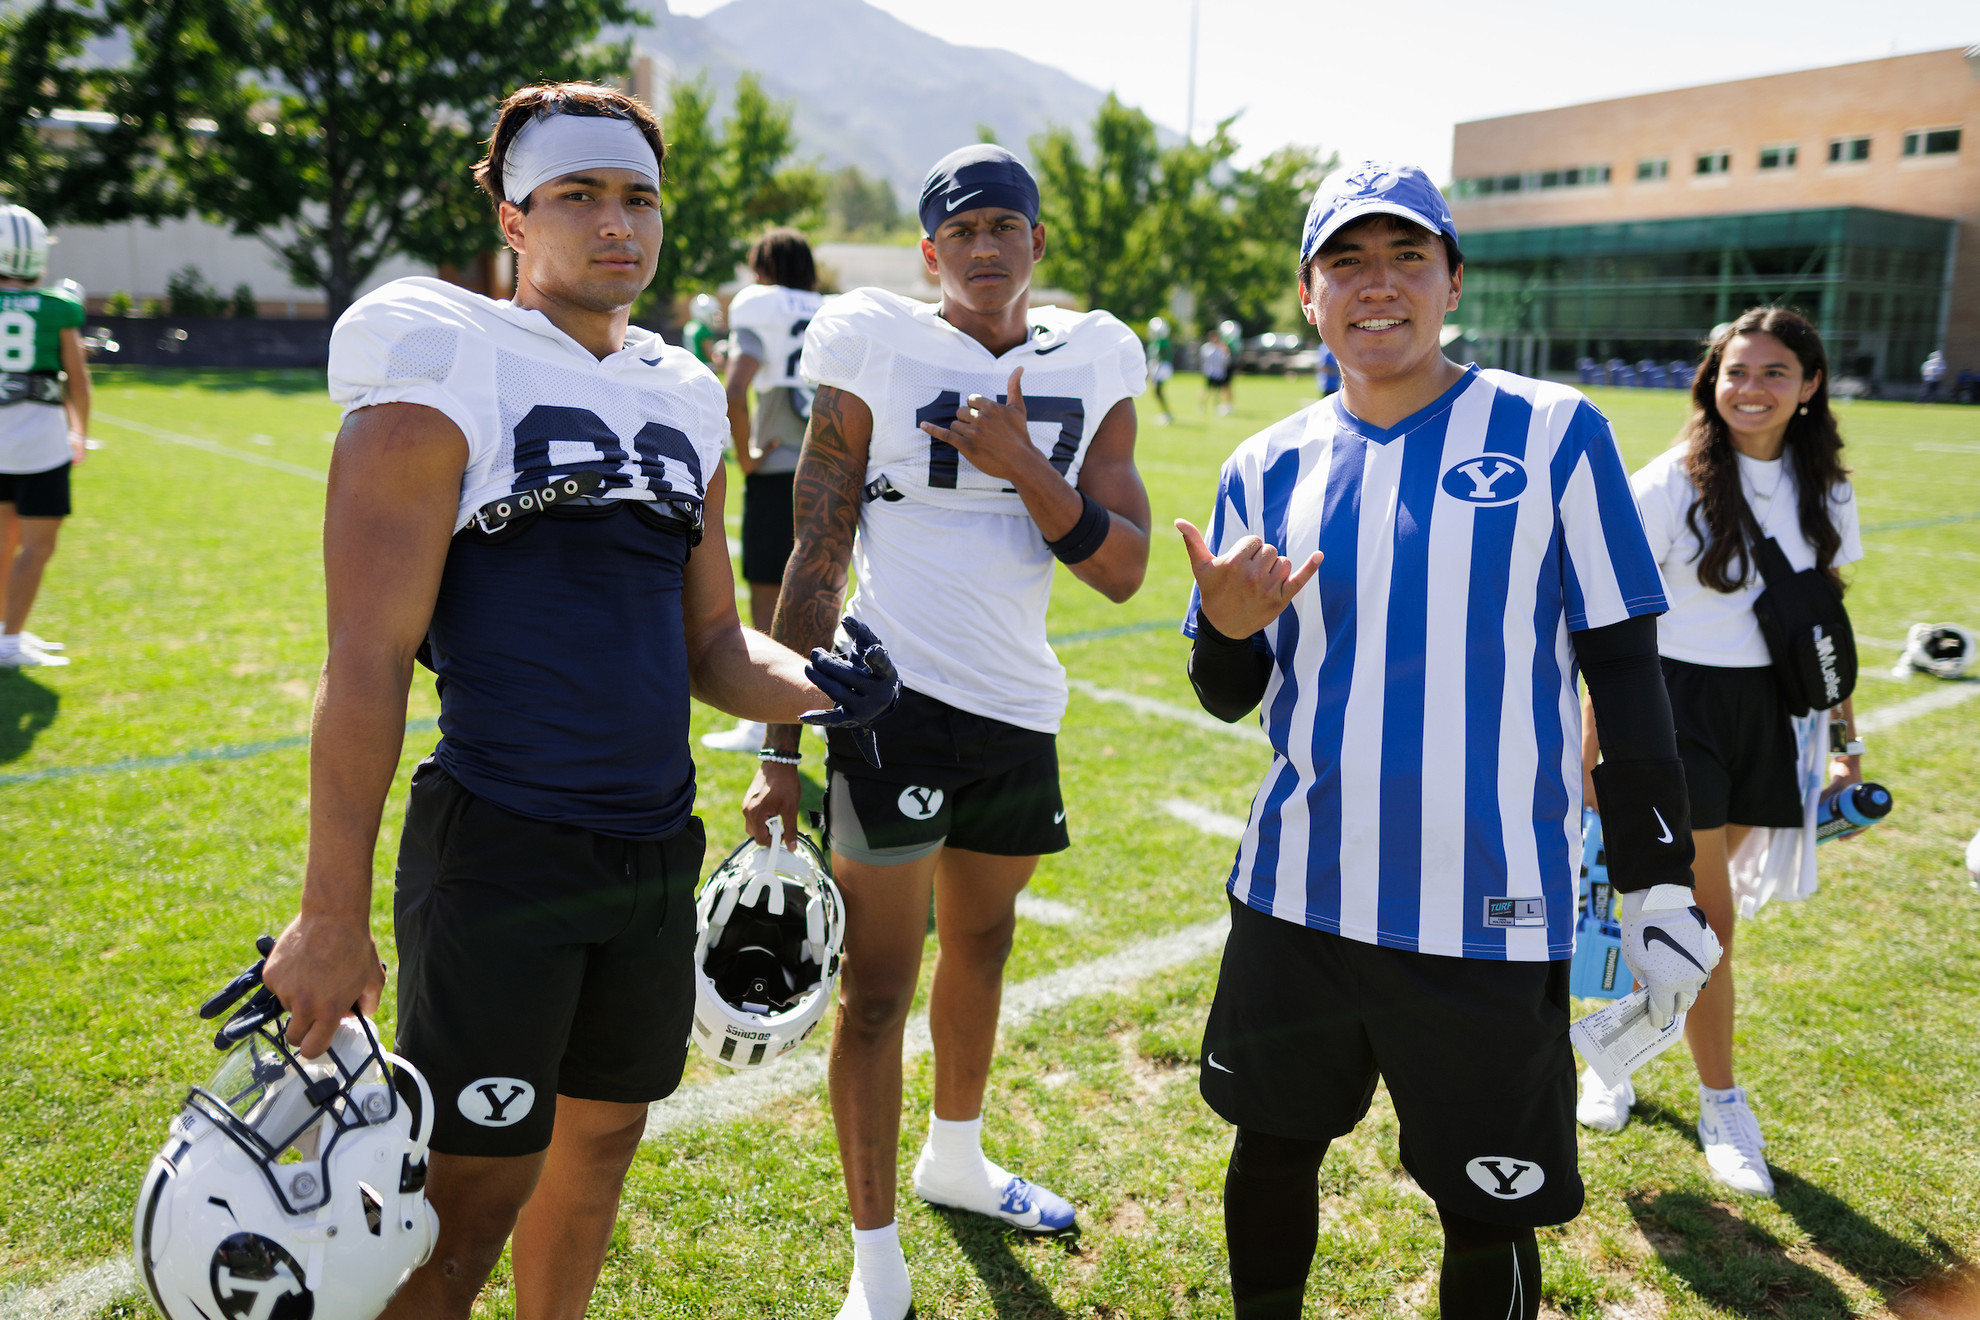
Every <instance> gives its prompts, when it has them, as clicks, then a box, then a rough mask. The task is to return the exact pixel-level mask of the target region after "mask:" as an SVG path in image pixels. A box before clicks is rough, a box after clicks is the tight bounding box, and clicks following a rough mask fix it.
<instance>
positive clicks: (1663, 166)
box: [1636, 156, 1671, 183]
mask: <svg viewBox="0 0 1980 1320" xmlns="http://www.w3.org/2000/svg"><path fill="white" fill-rule="evenodd" d="M1670 172H1671V162H1670V161H1669V160H1668V159H1666V158H1665V157H1663V156H1659V157H1657V158H1656V159H1654V160H1639V161H1637V162H1636V181H1637V182H1638V183H1655V182H1656V181H1657V180H1658V179H1661V178H1664V177H1665V176H1666V175H1668V174H1669V173H1670Z"/></svg>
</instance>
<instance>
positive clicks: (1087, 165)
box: [1031, 92, 1168, 321]
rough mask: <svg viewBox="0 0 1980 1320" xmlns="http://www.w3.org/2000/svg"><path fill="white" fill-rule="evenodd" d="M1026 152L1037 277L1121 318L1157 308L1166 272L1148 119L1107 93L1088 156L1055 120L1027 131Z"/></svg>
mask: <svg viewBox="0 0 1980 1320" xmlns="http://www.w3.org/2000/svg"><path fill="white" fill-rule="evenodd" d="M1031 151H1032V156H1033V158H1034V159H1035V160H1036V161H1037V164H1038V182H1039V191H1040V193H1041V194H1042V197H1041V199H1040V201H1041V206H1040V212H1039V217H1038V218H1039V220H1040V221H1042V222H1043V223H1044V225H1045V233H1046V245H1045V260H1044V261H1043V262H1042V263H1041V264H1040V268H1039V272H1038V273H1039V277H1040V278H1041V279H1042V280H1043V281H1044V282H1045V283H1047V284H1053V285H1057V286H1059V287H1061V288H1064V289H1070V290H1071V291H1072V292H1074V293H1076V294H1078V295H1079V296H1080V297H1081V298H1083V299H1084V300H1085V301H1086V305H1087V306H1088V307H1104V308H1106V309H1107V310H1108V311H1111V312H1113V313H1114V314H1115V315H1116V316H1119V317H1121V318H1123V319H1124V320H1137V321H1138V320H1141V319H1142V318H1144V317H1146V316H1148V315H1150V314H1152V313H1153V312H1155V311H1156V310H1158V309H1159V308H1160V307H1161V305H1162V301H1163V297H1164V295H1165V294H1166V292H1167V290H1168V277H1167V271H1166V269H1165V267H1166V261H1165V256H1166V251H1165V249H1166V242H1165V239H1164V236H1163V234H1162V232H1161V229H1162V216H1161V214H1160V211H1159V209H1158V207H1157V206H1156V202H1157V200H1158V198H1159V197H1160V196H1161V194H1162V175H1161V165H1162V152H1161V150H1160V148H1159V147H1158V145H1157V143H1156V138H1155V123H1154V121H1153V120H1151V119H1149V117H1148V116H1147V115H1145V114H1143V113H1142V112H1141V111H1139V110H1136V109H1133V108H1131V107H1129V106H1125V105H1122V104H1121V102H1120V101H1119V99H1117V98H1116V97H1115V96H1114V94H1113V93H1111V92H1109V93H1108V94H1107V99H1106V100H1105V101H1104V102H1102V103H1101V105H1100V110H1099V113H1098V114H1097V115H1096V116H1095V117H1094V120H1093V159H1091V160H1090V161H1089V160H1088V159H1087V157H1086V155H1085V153H1084V152H1082V151H1081V150H1080V144H1079V140H1078V139H1077V138H1076V137H1074V136H1073V133H1072V130H1070V129H1067V128H1061V127H1054V128H1052V129H1050V130H1049V131H1047V132H1045V133H1043V134H1041V135H1040V136H1039V137H1037V138H1034V139H1033V140H1032V144H1031Z"/></svg>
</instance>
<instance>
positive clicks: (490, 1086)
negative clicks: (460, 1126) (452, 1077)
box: [454, 1077, 536, 1127]
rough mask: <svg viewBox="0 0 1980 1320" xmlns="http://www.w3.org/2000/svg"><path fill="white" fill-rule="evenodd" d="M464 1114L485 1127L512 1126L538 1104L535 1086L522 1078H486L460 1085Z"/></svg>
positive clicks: (457, 1103) (457, 1104)
mask: <svg viewBox="0 0 1980 1320" xmlns="http://www.w3.org/2000/svg"><path fill="white" fill-rule="evenodd" d="M454 1104H455V1106H456V1107H457V1108H458V1109H459V1110H460V1111H461V1117H462V1118H465V1119H466V1120H467V1121H468V1122H470V1123H478V1124H480V1125H481V1126H482V1127H513V1126H514V1125H515V1124H517V1123H520V1122H522V1121H523V1119H525V1118H527V1117H528V1116H529V1111H530V1110H531V1109H533V1108H535V1107H536V1088H535V1087H534V1086H531V1085H530V1084H529V1083H528V1082H525V1081H524V1080H522V1078H520V1077H484V1078H482V1079H481V1080H480V1081H478V1082H469V1083H468V1084H467V1085H466V1086H463V1087H462V1088H461V1094H460V1097H459V1098H458V1099H456V1100H455V1101H454Z"/></svg>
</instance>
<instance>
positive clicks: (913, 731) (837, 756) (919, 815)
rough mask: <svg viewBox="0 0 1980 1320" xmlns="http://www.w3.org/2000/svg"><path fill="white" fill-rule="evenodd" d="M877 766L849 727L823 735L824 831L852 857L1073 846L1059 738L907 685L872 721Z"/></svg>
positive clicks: (879, 860)
mask: <svg viewBox="0 0 1980 1320" xmlns="http://www.w3.org/2000/svg"><path fill="white" fill-rule="evenodd" d="M873 732H874V735H875V737H876V738H877V739H878V741H879V745H880V768H879V769H875V768H874V767H872V766H870V765H868V764H867V763H866V759H865V758H864V757H862V756H861V755H860V754H859V748H858V745H857V744H856V743H855V742H854V741H853V739H852V737H851V735H849V734H844V733H840V732H838V731H836V730H828V731H827V733H826V736H825V747H826V755H825V768H826V771H827V780H828V783H827V786H826V790H825V838H826V842H827V844H828V845H829V846H830V847H831V849H832V851H834V852H836V853H838V854H839V855H840V856H842V857H849V858H851V859H852V860H853V861H856V862H868V863H871V864H872V865H875V866H894V865H898V864H900V863H902V862H912V861H915V860H917V859H919V858H922V857H926V856H928V855H929V854H930V853H932V852H934V851H935V850H936V849H937V848H940V847H942V846H943V845H944V844H945V843H946V844H948V845H949V846H951V847H956V848H965V849H968V850H969V851H971V852H980V853H990V854H991V855H993V856H997V857H1039V856H1043V855H1044V854H1046V853H1055V852H1063V851H1065V850H1066V849H1067V848H1069V847H1071V846H1072V837H1071V835H1070V834H1069V833H1068V832H1067V830H1066V804H1065V800H1064V799H1063V798H1062V797H1060V795H1059V740H1058V738H1057V736H1056V735H1054V734H1050V733H1040V732H1039V731H1038V730H1036V729H1025V728H1020V727H1018V726H1017V725H1015V724H1006V723H1005V722H1004V721H1002V720H993V719H990V718H989V717H987V716H983V715H972V714H970V713H969V712H968V711H963V710H957V709H956V708H955V707H954V706H951V705H949V704H948V703H947V702H942V701H937V700H936V699H935V698H933V697H930V696H925V695H923V694H922V693H919V692H916V691H914V690H913V689H912V688H902V689H901V704H900V705H899V706H897V707H895V708H894V713H893V714H891V715H889V716H888V717H887V718H886V719H884V720H882V721H880V722H879V723H878V724H876V725H874V726H873Z"/></svg>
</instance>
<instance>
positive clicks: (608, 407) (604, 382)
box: [330, 277, 729, 531]
mask: <svg viewBox="0 0 1980 1320" xmlns="http://www.w3.org/2000/svg"><path fill="white" fill-rule="evenodd" d="M330 397H331V398H332V399H334V400H336V402H337V403H339V404H341V405H342V406H343V409H344V411H345V412H346V413H348V412H350V411H352V410H353V409H357V408H367V407H371V406H372V405H375V404H381V403H418V404H424V405H425V406H427V407H429V408H436V409H438V410H439V411H441V412H443V413H445V414H446V415H447V416H448V418H449V419H451V420H452V421H453V423H454V424H455V425H456V426H458V427H460V428H461V434H462V435H463V436H465V437H466V438H467V444H468V464H467V471H466V473H465V474H464V475H463V476H462V478H461V500H460V507H459V509H458V511H457V513H456V516H455V519H454V527H455V530H456V531H458V530H459V529H460V528H461V527H464V526H465V525H466V524H467V521H468V519H469V517H471V516H472V515H473V513H474V511H475V510H476V509H479V508H480V507H481V506H482V505H484V504H487V503H488V502H489V501H491V500H495V499H499V498H500V497H502V496H504V495H507V494H510V493H512V492H515V491H519V490H531V489H537V488H540V487H542V486H543V485H545V484H547V483H548V481H549V480H550V478H551V477H552V476H553V475H554V476H563V475H566V474H570V473H574V472H585V471H590V472H597V473H599V474H600V475H601V476H602V477H604V479H605V484H604V486H603V487H602V488H601V490H600V491H599V492H598V493H599V494H600V495H603V496H607V497H616V498H622V499H625V498H630V499H651V498H655V497H656V496H658V495H661V494H665V495H666V496H667V497H668V498H669V499H675V500H682V501H690V502H693V503H699V502H700V500H701V498H702V496H703V493H704V492H705V490H706V489H707V484H708V478H709V477H710V476H711V475H713V473H714V471H715V469H716V467H717V466H718V465H719V464H720V463H721V461H722V446H723V443H724V442H725V441H726V440H727V439H728V434H729V422H728V411H727V400H726V399H725V397H724V395H723V393H722V386H721V383H720V382H718V381H717V380H716V379H715V376H714V373H712V372H710V371H709V370H708V368H707V367H706V366H704V365H702V363H701V362H700V360H699V359H697V358H696V357H695V356H694V354H693V353H691V352H689V351H688V350H687V349H685V348H679V347H674V346H671V345H669V344H667V343H665V342H664V341H662V340H661V338H660V336H658V335H656V334H654V333H653V332H652V331H650V330H644V329H641V328H640V327H638V326H633V327H630V328H629V329H628V330H627V331H626V344H625V347H624V348H622V349H620V350H619V351H618V352H616V353H614V354H612V355H611V356H609V357H607V358H604V359H602V360H601V359H599V358H596V357H593V356H592V354H591V352H590V350H588V349H586V348H584V347H583V346H582V345H580V344H579V343H578V342H577V341H576V340H574V339H572V338H571V337H570V336H569V335H567V334H565V333H564V332H563V331H561V330H559V329H557V327H556V326H554V325H552V324H551V323H550V319H549V318H548V317H546V316H544V315H543V313H541V312H537V311H531V310H528V309H525V308H521V307H517V306H516V305H515V304H514V303H510V302H498V301H496V300H494V299H492V298H486V297H483V296H482V295H481V294H478V293H472V292H470V291H468V290H466V289H462V288H459V287H458V286H456V285H452V284H448V283H446V282H445V281H442V280H436V279H428V278H424V277H415V278H410V279H402V280H394V281H393V282H392V283H390V284H387V285H384V286H383V287H381V288H378V289H376V290H374V291H372V292H371V293H368V294H366V295H365V296H364V297H362V298H360V299H358V301H357V302H355V303H353V304H351V307H350V310H348V311H346V312H345V313H344V314H343V316H341V317H340V318H338V321H337V325H336V328H335V329H334V330H333V331H332V332H331V335H330Z"/></svg>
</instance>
